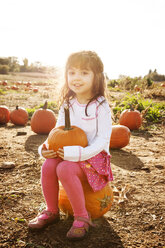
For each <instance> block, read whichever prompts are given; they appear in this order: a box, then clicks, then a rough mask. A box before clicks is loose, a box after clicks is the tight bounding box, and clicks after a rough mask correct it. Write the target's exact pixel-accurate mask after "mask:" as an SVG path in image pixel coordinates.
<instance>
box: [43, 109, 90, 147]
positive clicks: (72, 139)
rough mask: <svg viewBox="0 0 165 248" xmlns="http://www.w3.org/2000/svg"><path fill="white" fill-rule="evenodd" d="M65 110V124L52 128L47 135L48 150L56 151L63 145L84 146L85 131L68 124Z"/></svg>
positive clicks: (67, 113)
mask: <svg viewBox="0 0 165 248" xmlns="http://www.w3.org/2000/svg"><path fill="white" fill-rule="evenodd" d="M64 111H65V126H61V127H57V128H53V129H52V130H51V131H50V133H49V135H48V144H49V150H54V151H57V150H58V149H59V148H63V146H73V145H75V146H76V145H80V146H82V147H85V146H87V145H88V140H87V136H86V134H85V132H84V131H83V130H82V129H81V128H79V127H76V126H71V125H70V118H69V109H68V108H67V109H64Z"/></svg>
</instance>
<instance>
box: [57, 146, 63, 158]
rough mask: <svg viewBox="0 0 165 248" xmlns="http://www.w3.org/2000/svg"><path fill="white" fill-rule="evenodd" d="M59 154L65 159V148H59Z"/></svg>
mask: <svg viewBox="0 0 165 248" xmlns="http://www.w3.org/2000/svg"><path fill="white" fill-rule="evenodd" d="M57 154H58V156H59V157H60V158H62V159H64V149H63V148H59V149H58V151H57Z"/></svg>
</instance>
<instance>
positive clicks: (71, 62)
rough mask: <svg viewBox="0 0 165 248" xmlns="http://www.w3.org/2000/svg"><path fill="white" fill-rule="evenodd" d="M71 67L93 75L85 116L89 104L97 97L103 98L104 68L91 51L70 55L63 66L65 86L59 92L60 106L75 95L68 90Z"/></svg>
mask: <svg viewBox="0 0 165 248" xmlns="http://www.w3.org/2000/svg"><path fill="white" fill-rule="evenodd" d="M73 67H75V68H79V69H87V70H89V69H90V70H92V71H93V73H94V81H93V88H92V93H93V97H92V98H91V99H89V102H88V104H87V106H86V110H85V113H86V115H87V107H88V105H89V103H90V102H92V101H93V100H97V98H98V97H99V96H105V87H106V85H105V77H104V73H103V71H104V66H103V63H102V61H101V59H100V58H99V56H98V55H97V54H96V53H95V52H93V51H81V52H76V53H72V54H71V55H70V56H69V58H68V60H67V62H66V66H65V84H64V86H63V88H62V91H61V104H62V103H63V102H66V103H67V104H69V100H70V99H72V98H73V97H74V96H75V93H74V92H73V91H72V90H70V89H69V87H68V80H67V73H68V69H71V68H73Z"/></svg>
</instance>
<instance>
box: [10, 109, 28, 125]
mask: <svg viewBox="0 0 165 248" xmlns="http://www.w3.org/2000/svg"><path fill="white" fill-rule="evenodd" d="M28 119H29V115H28V112H27V111H26V109H24V108H22V107H18V106H16V108H15V109H14V110H13V111H11V113H10V120H11V122H12V123H13V124H15V125H20V126H24V125H26V123H27V122H28Z"/></svg>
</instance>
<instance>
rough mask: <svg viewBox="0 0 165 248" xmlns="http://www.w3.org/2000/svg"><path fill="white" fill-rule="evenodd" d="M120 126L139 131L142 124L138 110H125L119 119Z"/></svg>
mask: <svg viewBox="0 0 165 248" xmlns="http://www.w3.org/2000/svg"><path fill="white" fill-rule="evenodd" d="M119 123H120V125H124V126H126V127H128V128H129V129H130V130H136V129H139V127H140V126H141V124H142V116H141V113H140V112H139V111H138V110H133V109H125V110H124V111H123V112H122V113H121V114H120V117H119Z"/></svg>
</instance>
